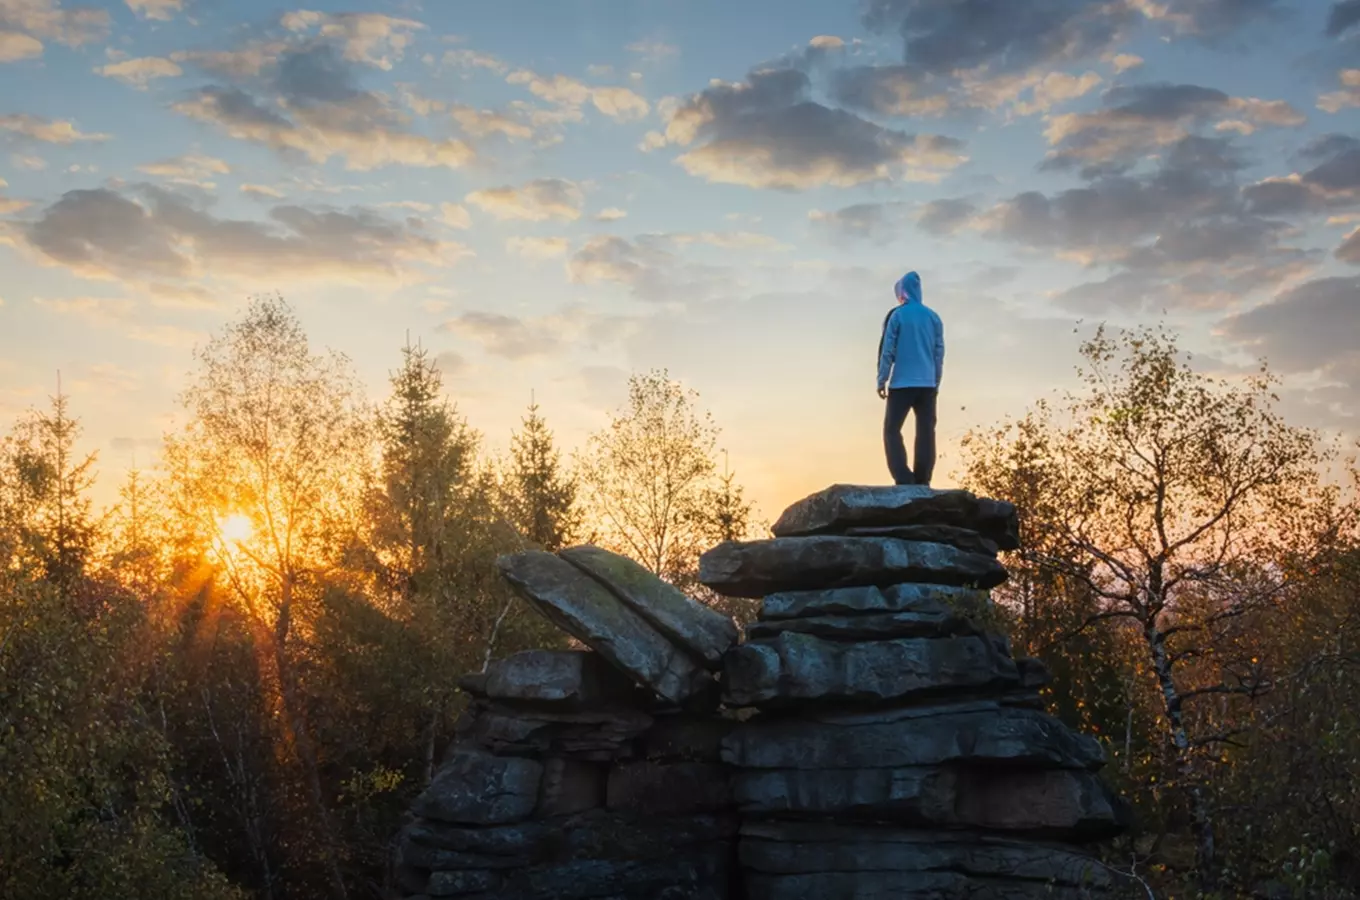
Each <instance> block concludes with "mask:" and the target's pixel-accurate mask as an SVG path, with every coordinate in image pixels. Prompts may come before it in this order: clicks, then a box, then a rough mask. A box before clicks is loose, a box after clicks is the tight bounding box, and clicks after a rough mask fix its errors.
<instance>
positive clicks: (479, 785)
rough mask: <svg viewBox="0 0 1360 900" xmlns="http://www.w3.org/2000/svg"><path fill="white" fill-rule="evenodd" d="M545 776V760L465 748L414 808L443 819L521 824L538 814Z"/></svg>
mask: <svg viewBox="0 0 1360 900" xmlns="http://www.w3.org/2000/svg"><path fill="white" fill-rule="evenodd" d="M542 778H543V766H542V764H541V763H538V762H535V761H534V760H532V759H519V758H516V757H501V756H492V755H491V754H489V753H484V752H481V751H477V750H471V749H460V750H457V751H455V752H454V753H453V754H452V755H451V756H450V757H449V759H448V761H447V762H445V763H444V765H443V766H441V767H440V769H439V771H438V773H436V775H435V776H434V779H433V780H432V781H431V782H430V786H429V787H427V788H426V789H425V791H424V793H422V794H421V795H420V796H419V797H417V798H416V801H415V803H414V805H413V806H412V809H413V811H414V812H415V814H416V815H418V816H423V817H425V818H427V819H435V820H438V821H440V822H452V823H462V824H468V825H499V824H504V823H506V822H515V821H518V820H520V819H525V818H528V817H529V816H530V815H531V814H532V813H533V811H534V806H535V805H536V804H537V802H538V790H539V783H540V781H541V780H542Z"/></svg>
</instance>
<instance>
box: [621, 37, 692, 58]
mask: <svg viewBox="0 0 1360 900" xmlns="http://www.w3.org/2000/svg"><path fill="white" fill-rule="evenodd" d="M624 49H626V50H627V51H628V52H629V53H631V54H633V55H634V56H637V57H639V58H641V59H642V60H643V61H644V62H649V63H659V62H664V61H666V60H668V59H674V58H675V57H677V56H679V55H680V48H679V47H677V46H675V45H674V44H667V43H665V42H664V41H634V42H633V43H631V44H629V45H628V46H627V47H626V48H624Z"/></svg>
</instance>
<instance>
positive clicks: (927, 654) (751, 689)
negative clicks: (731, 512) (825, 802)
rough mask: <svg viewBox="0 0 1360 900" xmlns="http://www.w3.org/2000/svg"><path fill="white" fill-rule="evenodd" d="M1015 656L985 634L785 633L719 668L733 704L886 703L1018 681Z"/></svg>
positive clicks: (747, 647)
mask: <svg viewBox="0 0 1360 900" xmlns="http://www.w3.org/2000/svg"><path fill="white" fill-rule="evenodd" d="M1019 680H1020V676H1019V672H1018V671H1017V669H1016V666H1015V662H1014V661H1013V660H1011V659H1010V658H1008V657H1006V656H1003V655H1002V654H1001V653H999V652H998V651H997V648H996V646H995V645H993V644H992V643H991V642H990V640H988V639H987V638H985V637H979V636H966V637H949V638H902V639H899V640H891V641H867V642H862V643H840V642H836V641H828V640H824V639H822V638H818V637H813V636H812V635H807V634H795V633H792V632H784V633H783V634H780V635H778V636H777V637H774V638H770V639H766V640H760V641H751V642H749V643H746V644H742V645H741V646H740V647H738V648H737V649H736V650H733V651H732V652H731V653H729V654H728V655H727V667H726V669H725V670H724V673H723V688H724V691H725V697H726V700H727V702H728V704H729V705H731V706H763V705H780V704H782V705H788V704H789V703H796V702H799V701H808V700H840V701H852V702H885V701H890V700H898V701H901V700H909V699H926V698H931V697H939V696H942V695H947V694H948V693H950V692H958V691H980V690H983V689H988V690H996V691H1005V690H1010V689H1012V688H1015V687H1016V686H1017V685H1018V684H1019Z"/></svg>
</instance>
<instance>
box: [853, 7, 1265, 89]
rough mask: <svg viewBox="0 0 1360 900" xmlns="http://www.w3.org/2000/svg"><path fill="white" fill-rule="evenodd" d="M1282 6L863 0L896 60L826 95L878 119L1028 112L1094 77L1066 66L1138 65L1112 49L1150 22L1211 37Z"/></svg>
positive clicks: (869, 21) (862, 69) (863, 70)
mask: <svg viewBox="0 0 1360 900" xmlns="http://www.w3.org/2000/svg"><path fill="white" fill-rule="evenodd" d="M1281 8H1282V6H1281V4H1280V3H1278V2H1277V0H1099V2H1097V0H1044V2H1042V3H1024V4H1021V3H1003V2H995V0H868V2H867V3H865V4H864V23H865V25H866V26H867V27H868V28H869V29H870V30H872V31H875V32H877V33H894V32H895V33H896V34H898V35H899V36H900V38H901V40H902V57H901V62H900V63H894V64H888V65H878V66H858V67H852V68H849V69H847V70H844V71H843V72H841V73H838V74H836V75H835V76H833V80H832V96H833V97H834V98H835V99H836V101H837V102H838V103H840V104H841V105H843V106H846V107H848V108H850V109H855V110H862V111H868V112H873V113H876V114H879V115H891V116H939V115H944V114H945V113H948V112H955V111H961V110H968V109H988V110H996V109H998V108H1000V107H1002V106H1006V105H1010V106H1011V108H1012V111H1013V112H1015V113H1016V114H1018V115H1031V114H1034V113H1039V112H1044V111H1046V110H1048V109H1049V108H1051V107H1052V106H1054V105H1056V104H1057V103H1060V102H1064V101H1066V100H1070V99H1073V98H1074V97H1076V96H1080V95H1081V94H1082V93H1085V91H1086V90H1090V88H1091V87H1093V86H1094V83H1095V80H1096V78H1097V76H1095V75H1094V74H1093V73H1083V74H1076V73H1070V72H1067V71H1065V70H1066V69H1067V68H1069V67H1071V66H1073V65H1076V64H1080V63H1084V62H1088V61H1092V60H1096V59H1105V60H1109V61H1110V62H1111V63H1112V65H1113V66H1114V67H1115V71H1116V72H1123V71H1125V70H1126V69H1128V68H1132V67H1133V66H1135V65H1136V64H1138V63H1140V62H1141V60H1140V59H1139V58H1138V57H1136V56H1133V55H1132V54H1127V53H1119V52H1117V48H1118V47H1119V46H1120V45H1121V44H1122V43H1123V42H1124V41H1125V40H1126V39H1127V38H1128V37H1129V36H1131V35H1132V34H1133V33H1134V31H1135V30H1136V29H1137V28H1138V26H1140V25H1141V24H1142V23H1144V22H1146V21H1148V20H1154V21H1157V22H1160V23H1162V24H1164V25H1167V26H1170V28H1171V30H1172V31H1173V32H1175V33H1178V34H1191V35H1196V36H1199V37H1203V38H1216V37H1221V36H1223V35H1225V34H1228V33H1230V32H1231V31H1233V30H1235V29H1237V28H1240V27H1243V26H1245V25H1247V24H1249V23H1250V22H1252V21H1254V20H1256V19H1258V18H1260V17H1263V16H1266V15H1269V14H1270V13H1272V12H1274V11H1275V10H1277V9H1281ZM1026 92H1030V99H1029V100H1024V99H1022V97H1023V95H1024V94H1025V93H1026Z"/></svg>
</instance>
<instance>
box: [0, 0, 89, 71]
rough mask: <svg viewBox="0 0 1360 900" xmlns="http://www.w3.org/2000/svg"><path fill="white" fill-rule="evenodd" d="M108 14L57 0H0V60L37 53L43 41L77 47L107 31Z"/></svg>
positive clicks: (25, 57) (21, 57) (19, 57)
mask: <svg viewBox="0 0 1360 900" xmlns="http://www.w3.org/2000/svg"><path fill="white" fill-rule="evenodd" d="M108 28H109V14H108V13H107V12H106V11H105V10H102V9H93V8H90V7H84V6H78V7H70V8H68V7H65V6H63V5H62V4H61V3H60V2H59V0H0V62H15V61H17V60H21V59H30V58H32V57H35V56H39V55H41V53H42V51H43V43H42V42H43V41H44V40H51V41H56V42H57V43H59V44H65V45H66V46H68V47H79V46H81V45H82V44H87V43H89V42H91V41H95V40H99V39H100V38H102V37H103V36H104V35H105V34H107V33H108Z"/></svg>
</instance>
